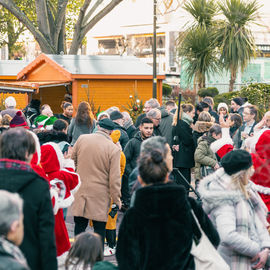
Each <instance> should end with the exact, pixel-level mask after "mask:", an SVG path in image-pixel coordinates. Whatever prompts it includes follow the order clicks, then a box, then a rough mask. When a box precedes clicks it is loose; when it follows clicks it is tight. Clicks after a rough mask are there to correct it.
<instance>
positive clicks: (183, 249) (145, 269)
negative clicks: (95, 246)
mask: <svg viewBox="0 0 270 270" xmlns="http://www.w3.org/2000/svg"><path fill="white" fill-rule="evenodd" d="M191 208H192V209H193V211H194V213H195V215H196V216H197V218H198V219H199V222H200V224H201V226H202V228H203V230H204V231H205V233H206V234H207V235H208V237H209V239H210V241H211V242H212V243H213V244H214V245H216V246H217V245H218V243H219V237H218V234H217V232H216V230H215V229H214V227H213V225H212V223H211V221H210V220H209V219H208V217H207V216H206V215H205V213H204V212H203V210H202V208H201V207H200V206H199V205H198V204H197V203H196V201H195V200H194V199H188V198H187V196H186V191H185V189H184V188H183V187H182V186H178V185H175V184H174V183H172V182H169V183H159V184H154V185H150V186H146V187H143V188H141V189H139V190H137V192H136V198H135V202H134V206H133V207H131V208H130V209H129V210H128V211H127V212H126V214H125V216H124V218H123V221H122V223H121V225H120V230H119V235H118V243H117V249H116V258H117V261H118V267H119V269H120V270H130V269H136V270H137V269H140V270H156V269H159V270H165V269H166V270H187V269H194V263H193V257H192V256H191V255H190V250H191V245H192V239H193V238H192V237H193V234H195V235H196V236H197V237H198V238H200V231H198V230H197V229H196V227H194V223H193V218H192V215H191V212H190V210H191ZM127 247H128V248H127Z"/></svg>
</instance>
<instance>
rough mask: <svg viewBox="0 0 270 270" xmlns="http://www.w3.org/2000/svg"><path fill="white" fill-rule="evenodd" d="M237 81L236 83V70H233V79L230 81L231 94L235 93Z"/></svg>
mask: <svg viewBox="0 0 270 270" xmlns="http://www.w3.org/2000/svg"><path fill="white" fill-rule="evenodd" d="M235 81H236V70H233V69H231V79H230V86H229V92H232V91H233V88H234V84H235Z"/></svg>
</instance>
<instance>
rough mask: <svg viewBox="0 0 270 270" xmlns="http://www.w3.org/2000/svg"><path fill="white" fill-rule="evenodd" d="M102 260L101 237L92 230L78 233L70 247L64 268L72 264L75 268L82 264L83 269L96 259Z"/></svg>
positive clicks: (92, 264)
mask: <svg viewBox="0 0 270 270" xmlns="http://www.w3.org/2000/svg"><path fill="white" fill-rule="evenodd" d="M102 260H103V247H102V241H101V237H100V236H99V235H98V234H96V233H92V232H83V233H81V234H79V235H78V236H77V237H76V239H75V242H74V244H73V245H72V247H71V248H70V250H69V252H68V255H67V258H66V261H65V269H68V268H69V266H71V265H73V266H74V268H75V269H77V268H76V267H77V266H78V265H79V264H82V267H83V270H86V269H88V268H89V265H90V266H91V267H93V266H94V264H95V263H96V262H98V261H102Z"/></svg>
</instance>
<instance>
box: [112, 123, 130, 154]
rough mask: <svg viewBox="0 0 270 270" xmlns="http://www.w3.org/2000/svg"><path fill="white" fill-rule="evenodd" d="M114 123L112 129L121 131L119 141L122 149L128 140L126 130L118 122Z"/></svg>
mask: <svg viewBox="0 0 270 270" xmlns="http://www.w3.org/2000/svg"><path fill="white" fill-rule="evenodd" d="M114 125H115V128H114V130H120V132H121V136H120V139H119V142H120V144H121V146H122V149H125V147H126V145H127V143H128V141H129V137H128V134H127V130H126V129H125V128H124V127H122V126H120V125H119V124H117V123H114Z"/></svg>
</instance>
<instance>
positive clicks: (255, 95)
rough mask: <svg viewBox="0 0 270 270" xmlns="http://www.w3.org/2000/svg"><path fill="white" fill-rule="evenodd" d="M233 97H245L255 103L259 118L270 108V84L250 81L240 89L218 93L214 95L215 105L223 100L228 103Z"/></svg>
mask: <svg viewBox="0 0 270 270" xmlns="http://www.w3.org/2000/svg"><path fill="white" fill-rule="evenodd" d="M235 97H246V98H247V99H248V102H249V103H251V104H253V105H256V106H257V107H258V110H259V118H262V116H263V115H264V113H265V112H267V111H269V110H270V85H269V84H266V83H252V84H250V85H248V86H243V87H242V88H241V90H240V91H234V92H229V93H223V94H219V95H217V96H215V97H214V102H215V107H217V106H218V103H220V102H225V103H227V104H228V105H230V103H231V100H232V99H233V98H235Z"/></svg>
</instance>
